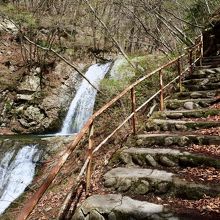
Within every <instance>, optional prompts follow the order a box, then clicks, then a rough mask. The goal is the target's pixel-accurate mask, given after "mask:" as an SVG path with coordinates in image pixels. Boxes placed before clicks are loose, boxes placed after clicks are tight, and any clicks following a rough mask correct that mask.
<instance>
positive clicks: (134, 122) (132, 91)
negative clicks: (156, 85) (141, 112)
mask: <svg viewBox="0 0 220 220" xmlns="http://www.w3.org/2000/svg"><path fill="white" fill-rule="evenodd" d="M131 109H132V112H133V113H134V115H133V117H132V128H133V134H134V135H136V113H135V110H136V96H135V88H134V87H133V88H132V89H131Z"/></svg>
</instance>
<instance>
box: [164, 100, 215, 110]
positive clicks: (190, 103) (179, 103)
mask: <svg viewBox="0 0 220 220" xmlns="http://www.w3.org/2000/svg"><path fill="white" fill-rule="evenodd" d="M217 100H218V98H217V97H214V98H207V99H180V100H179V99H169V100H166V101H165V106H166V108H167V109H171V110H177V109H186V110H193V109H201V108H205V107H208V106H210V105H212V103H214V102H216V101H217Z"/></svg>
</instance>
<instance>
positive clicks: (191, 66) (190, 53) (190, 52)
mask: <svg viewBox="0 0 220 220" xmlns="http://www.w3.org/2000/svg"><path fill="white" fill-rule="evenodd" d="M192 55H193V51H192V49H190V51H189V73H190V74H192V72H193V61H192V58H193V57H192Z"/></svg>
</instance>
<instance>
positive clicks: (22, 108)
mask: <svg viewBox="0 0 220 220" xmlns="http://www.w3.org/2000/svg"><path fill="white" fill-rule="evenodd" d="M5 68H6V67H4V69H5ZM4 69H3V70H4ZM7 71H8V79H7V81H6V82H5V78H3V77H0V82H1V85H3V86H2V87H1V89H2V90H3V91H2V94H1V97H0V100H1V104H0V127H10V129H11V130H12V131H13V132H17V133H42V132H53V131H57V130H59V128H60V127H61V125H62V121H63V118H64V116H65V113H66V111H67V110H68V107H69V104H70V102H71V100H72V98H73V97H74V94H75V92H76V89H77V88H78V86H79V84H80V82H81V78H80V76H79V75H78V73H77V72H75V71H73V70H72V69H71V67H69V66H67V65H66V64H65V63H62V62H60V63H58V64H56V66H55V68H54V69H51V71H49V73H47V74H45V73H44V72H43V71H42V70H41V68H40V67H35V68H32V69H31V70H30V72H26V71H25V70H23V72H22V73H21V74H20V75H19V77H18V79H17V80H16V81H15V82H10V81H9V82H8V80H10V76H11V75H12V74H14V75H17V74H19V73H17V71H16V69H15V71H11V70H10V69H7ZM0 72H2V71H0Z"/></svg>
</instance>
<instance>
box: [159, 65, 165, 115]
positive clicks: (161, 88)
mask: <svg viewBox="0 0 220 220" xmlns="http://www.w3.org/2000/svg"><path fill="white" fill-rule="evenodd" d="M159 78H160V111H163V110H164V98H163V92H164V91H163V90H164V89H163V72H162V69H160V70H159Z"/></svg>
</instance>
